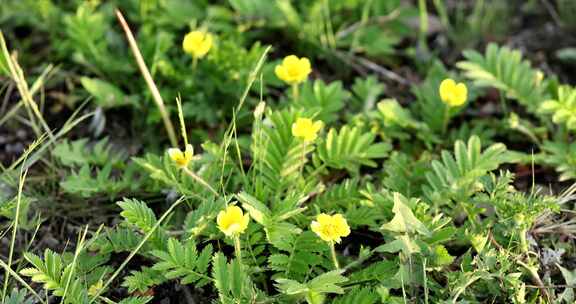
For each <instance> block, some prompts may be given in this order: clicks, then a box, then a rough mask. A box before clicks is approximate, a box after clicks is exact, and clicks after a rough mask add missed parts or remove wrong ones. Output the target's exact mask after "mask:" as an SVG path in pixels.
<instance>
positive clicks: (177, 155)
mask: <svg viewBox="0 0 576 304" xmlns="http://www.w3.org/2000/svg"><path fill="white" fill-rule="evenodd" d="M168 156H170V159H172V161H174V162H175V163H176V165H177V166H178V167H182V168H185V167H188V164H189V163H190V161H192V157H193V156H194V148H193V147H192V145H190V144H188V145H186V150H184V152H182V150H180V149H178V148H170V149H168Z"/></svg>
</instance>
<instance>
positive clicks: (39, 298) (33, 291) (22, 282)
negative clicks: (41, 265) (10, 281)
mask: <svg viewBox="0 0 576 304" xmlns="http://www.w3.org/2000/svg"><path fill="white" fill-rule="evenodd" d="M0 267H2V268H4V271H5V272H4V274H5V275H12V276H13V277H14V278H15V279H16V281H18V282H20V284H22V285H23V286H24V287H26V289H28V291H29V292H30V293H31V294H32V295H33V296H35V297H36V298H37V299H38V301H39V302H40V303H44V304H46V301H44V299H42V297H41V296H40V295H39V294H38V293H37V292H36V290H34V288H32V287H31V286H30V285H28V283H26V281H24V279H22V277H20V275H18V273H16V272H15V271H14V270H12V269H11V268H10V267H8V264H6V263H4V261H2V260H1V259H0Z"/></svg>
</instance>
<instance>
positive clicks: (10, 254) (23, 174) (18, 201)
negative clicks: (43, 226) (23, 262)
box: [2, 167, 28, 302]
mask: <svg viewBox="0 0 576 304" xmlns="http://www.w3.org/2000/svg"><path fill="white" fill-rule="evenodd" d="M22 169H23V167H22ZM27 173H28V170H22V171H21V172H20V183H19V185H18V194H17V196H16V214H15V216H14V224H13V227H12V239H11V240H10V251H9V252H8V267H12V259H13V257H14V244H15V243H16V233H17V232H18V220H19V219H20V205H21V203H22V190H23V188H24V181H25V180H26V175H27ZM9 278H10V276H9V275H5V276H4V286H3V288H2V302H4V299H5V298H6V291H7V290H8V279H9Z"/></svg>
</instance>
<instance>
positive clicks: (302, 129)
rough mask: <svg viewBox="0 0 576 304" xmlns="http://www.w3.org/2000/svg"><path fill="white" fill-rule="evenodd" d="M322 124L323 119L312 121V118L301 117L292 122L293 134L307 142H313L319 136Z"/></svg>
mask: <svg viewBox="0 0 576 304" xmlns="http://www.w3.org/2000/svg"><path fill="white" fill-rule="evenodd" d="M322 126H323V123H322V122H321V121H316V122H312V120H311V119H310V118H302V117H299V118H298V119H296V122H295V123H293V124H292V136H294V137H298V138H302V139H304V141H306V142H312V141H314V140H315V139H316V138H317V137H318V132H319V131H320V129H322Z"/></svg>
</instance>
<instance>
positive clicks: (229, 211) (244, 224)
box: [216, 205, 250, 236]
mask: <svg viewBox="0 0 576 304" xmlns="http://www.w3.org/2000/svg"><path fill="white" fill-rule="evenodd" d="M249 222H250V216H249V215H248V213H246V214H243V212H242V209H240V207H238V206H233V205H230V206H228V207H226V209H225V210H222V211H220V212H219V213H218V216H217V217H216V224H218V229H220V231H222V232H223V233H224V234H225V235H227V236H232V235H235V234H241V233H243V232H244V231H245V230H246V228H248V223H249Z"/></svg>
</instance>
